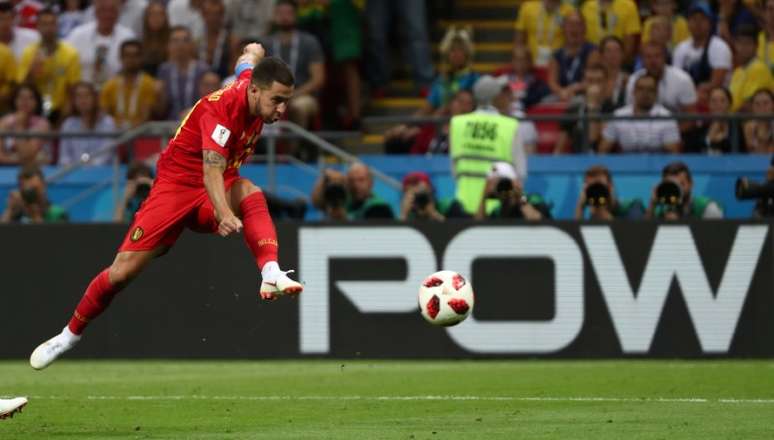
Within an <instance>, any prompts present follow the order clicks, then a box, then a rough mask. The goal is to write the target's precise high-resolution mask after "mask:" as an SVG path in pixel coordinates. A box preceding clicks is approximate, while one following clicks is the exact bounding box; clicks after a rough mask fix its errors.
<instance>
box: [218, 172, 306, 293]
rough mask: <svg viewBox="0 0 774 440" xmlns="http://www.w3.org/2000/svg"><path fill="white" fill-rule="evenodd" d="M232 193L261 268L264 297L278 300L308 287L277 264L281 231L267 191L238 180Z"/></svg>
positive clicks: (247, 237) (248, 242)
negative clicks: (278, 241)
mask: <svg viewBox="0 0 774 440" xmlns="http://www.w3.org/2000/svg"><path fill="white" fill-rule="evenodd" d="M230 192H231V202H232V206H238V207H239V215H240V217H241V218H242V224H243V226H244V238H245V243H247V247H248V248H250V252H251V253H252V254H253V256H254V257H255V263H256V265H257V266H258V268H259V269H260V270H261V278H262V282H261V289H260V294H261V297H262V298H264V299H276V298H277V296H279V295H297V294H299V293H301V291H302V290H304V286H303V285H302V284H301V283H299V282H298V281H294V280H292V279H291V278H290V277H289V276H288V274H289V273H292V271H282V270H280V267H279V264H277V250H278V243H277V232H276V230H275V229H274V222H273V221H272V220H271V215H270V214H269V208H268V206H266V198H265V197H264V196H263V192H261V190H260V189H259V188H258V187H257V186H255V185H254V184H253V183H252V182H250V181H249V180H247V179H239V180H238V181H236V182H235V183H234V185H232V186H231V189H230Z"/></svg>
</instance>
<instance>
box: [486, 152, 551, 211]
mask: <svg viewBox="0 0 774 440" xmlns="http://www.w3.org/2000/svg"><path fill="white" fill-rule="evenodd" d="M490 201H492V202H496V203H494V204H495V205H496V206H495V207H494V208H493V209H492V210H491V211H490V210H489V209H488V208H487V204H492V203H491V202H490ZM488 202H489V203H488ZM487 212H488V214H487ZM476 218H477V219H484V218H490V219H525V220H530V221H537V220H542V219H549V218H551V213H550V210H549V207H548V205H547V204H546V203H545V202H544V201H543V198H542V197H540V196H539V195H537V194H524V188H523V186H522V183H521V180H520V179H519V178H518V175H517V174H516V170H515V169H514V168H513V165H511V164H510V163H508V162H495V163H494V164H492V169H491V170H490V171H489V174H488V175H487V178H486V186H485V188H484V193H483V197H482V198H481V203H480V204H479V207H478V213H476Z"/></svg>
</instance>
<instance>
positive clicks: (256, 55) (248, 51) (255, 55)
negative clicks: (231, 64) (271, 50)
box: [237, 43, 266, 64]
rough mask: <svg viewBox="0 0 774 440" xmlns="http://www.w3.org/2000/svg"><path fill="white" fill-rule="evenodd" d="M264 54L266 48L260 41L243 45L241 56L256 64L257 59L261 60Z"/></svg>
mask: <svg viewBox="0 0 774 440" xmlns="http://www.w3.org/2000/svg"><path fill="white" fill-rule="evenodd" d="M265 56H266V50H265V49H264V48H263V46H262V45H261V43H250V44H248V45H247V46H245V48H244V50H242V57H245V58H248V57H249V58H248V60H249V61H250V62H252V63H253V64H258V61H261V60H262V59H263V57H265ZM240 58H241V57H240ZM246 61H247V60H246ZM237 64H238V63H237Z"/></svg>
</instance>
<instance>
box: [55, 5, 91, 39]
mask: <svg viewBox="0 0 774 440" xmlns="http://www.w3.org/2000/svg"><path fill="white" fill-rule="evenodd" d="M57 4H58V6H59V9H58V10H59V38H67V36H68V35H70V32H72V30H73V29H75V28H77V27H78V26H80V25H82V24H83V23H85V22H86V7H87V6H88V4H89V1H88V0H59V1H58V2H57Z"/></svg>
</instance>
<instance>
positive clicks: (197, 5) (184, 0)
mask: <svg viewBox="0 0 774 440" xmlns="http://www.w3.org/2000/svg"><path fill="white" fill-rule="evenodd" d="M202 3H203V0H170V1H169V3H167V17H169V25H170V26H172V27H184V28H186V29H188V30H189V32H190V33H191V40H192V41H193V43H194V44H198V43H199V42H200V41H202V38H204V18H203V17H202ZM247 3H251V2H247Z"/></svg>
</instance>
